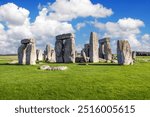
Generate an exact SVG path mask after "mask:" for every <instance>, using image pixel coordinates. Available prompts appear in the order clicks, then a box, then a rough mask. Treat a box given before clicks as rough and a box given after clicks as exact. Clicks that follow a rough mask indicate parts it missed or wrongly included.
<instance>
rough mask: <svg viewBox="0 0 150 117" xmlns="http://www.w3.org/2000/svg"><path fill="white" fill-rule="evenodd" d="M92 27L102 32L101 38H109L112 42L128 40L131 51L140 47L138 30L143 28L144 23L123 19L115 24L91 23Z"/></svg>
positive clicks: (137, 20)
mask: <svg viewBox="0 0 150 117" xmlns="http://www.w3.org/2000/svg"><path fill="white" fill-rule="evenodd" d="M93 25H94V26H95V27H96V28H98V29H100V30H103V31H104V35H103V36H109V37H111V38H112V40H113V41H114V40H115V41H116V40H121V39H122V40H128V41H129V42H130V44H131V46H132V48H133V49H137V48H139V47H141V43H140V41H139V40H138V38H137V36H138V34H140V32H141V31H140V28H141V27H143V26H144V22H143V21H141V20H139V19H132V18H123V19H119V20H118V21H117V22H107V23H105V24H104V23H99V22H97V21H95V22H93Z"/></svg>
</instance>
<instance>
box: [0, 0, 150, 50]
mask: <svg viewBox="0 0 150 117" xmlns="http://www.w3.org/2000/svg"><path fill="white" fill-rule="evenodd" d="M63 1H65V0H63ZM66 1H67V0H66ZM72 1H75V0H70V4H75V2H72ZM76 1H77V0H76ZM82 1H88V3H90V4H87V6H86V5H84V9H82V10H83V11H84V10H85V9H86V8H87V10H88V7H89V9H90V8H91V11H92V10H93V12H91V14H90V13H87V15H84V13H85V14H86V10H85V11H84V12H83V11H82V10H81V11H75V13H74V15H76V16H72V17H71V18H70V17H69V18H65V19H62V20H59V19H58V18H59V17H57V16H58V14H61V13H59V11H57V8H58V9H61V7H62V8H63V6H65V4H61V6H59V4H60V2H61V0H57V1H55V0H0V6H1V9H0V13H4V11H3V8H5V7H4V6H7V5H8V3H13V4H14V5H16V6H17V7H18V8H24V9H26V10H27V11H29V15H27V14H28V13H27V12H26V11H25V13H27V14H26V15H27V16H26V19H29V21H28V22H29V24H28V26H27V23H26V22H21V24H20V25H19V26H18V25H16V24H15V25H14V24H11V23H12V22H11V21H13V22H14V21H16V22H17V19H15V14H14V15H13V14H11V15H12V16H11V15H10V16H7V15H6V14H7V12H6V13H5V14H3V15H2V16H1V14H0V23H1V25H2V26H1V27H4V28H3V32H1V33H2V35H4V36H3V37H7V38H5V39H4V38H3V37H0V44H1V45H0V46H2V44H3V42H4V41H6V42H7V46H9V45H11V44H12V43H13V44H16V46H14V48H13V49H14V51H13V52H15V50H17V49H16V48H17V46H18V45H19V43H18V42H19V38H18V37H19V36H20V37H21V36H22V38H25V37H28V36H29V35H33V36H34V37H35V38H37V47H38V48H41V49H44V48H45V44H46V43H51V45H52V46H54V43H55V39H54V37H55V34H59V33H63V31H62V30H64V33H66V31H68V32H69V31H70V32H74V33H75V34H76V45H77V49H79V50H80V49H81V48H82V47H83V45H84V44H85V43H88V41H89V35H90V32H91V31H94V32H97V33H98V36H99V38H103V37H105V36H109V37H111V44H112V49H113V50H115V49H116V47H114V44H115V43H116V40H118V39H127V40H129V42H130V43H131V46H132V47H133V50H141V51H150V47H149V46H150V20H149V19H150V18H149V11H150V0H80V2H79V3H78V4H84V2H83V3H82ZM48 3H50V4H48ZM55 3H56V4H57V5H56V6H54V4H55ZM98 4H100V5H103V7H104V8H106V9H102V8H100V7H99V8H98V9H97V11H95V12H94V10H95V9H96V5H98ZM88 5H90V6H88ZM39 6H40V9H39ZM51 7H52V8H54V9H52V10H53V11H51V10H49V8H51ZM12 8H14V6H13V5H12ZM43 8H46V9H47V10H49V11H48V13H49V14H51V13H54V16H52V15H46V16H44V17H47V19H48V18H49V20H51V19H53V18H54V19H53V20H55V21H56V22H57V23H56V22H55V23H54V25H57V28H54V29H52V30H53V32H54V33H52V34H48V32H45V30H42V29H39V30H37V29H36V28H44V26H45V25H46V24H44V25H43V27H42V26H41V27H40V26H37V25H38V23H39V21H41V19H42V16H41V17H40V18H41V19H40V18H39V19H40V20H37V17H38V16H40V15H39V12H40V11H42V9H43ZM94 8H95V9H94ZM6 9H7V7H6ZM71 9H72V8H71ZM75 9H78V5H77V6H75ZM79 9H80V8H79ZM110 9H111V11H112V13H111V12H110V11H109V10H110ZM63 10H64V12H65V9H62V11H63ZM98 10H99V11H102V10H104V14H103V13H101V12H98ZM105 11H106V12H109V13H105ZM10 12H11V11H10ZM55 12H56V13H55ZM76 12H78V13H76ZM80 12H81V13H80ZM82 12H83V13H82ZM87 12H88V11H87ZM15 13H18V14H17V15H16V16H18V17H19V18H21V17H20V16H19V15H20V14H19V13H20V11H19V12H17V11H16V12H15ZM62 13H63V12H62ZM92 13H95V15H92ZM96 13H97V14H98V13H101V14H100V15H96ZM8 15H9V11H8ZM21 15H22V14H21ZM65 15H66V14H65ZM65 15H64V14H62V17H61V18H64V17H65ZM67 15H70V14H69V13H68V14H67ZM102 15H103V16H102ZM13 16H14V19H13ZM63 16H64V17H63ZM4 17H6V18H4ZM24 21H25V20H24ZM46 21H47V22H48V23H47V24H51V25H52V26H50V27H55V26H54V25H53V23H51V22H49V21H48V20H45V22H46ZM43 22H44V21H43ZM64 22H65V23H66V24H63V25H64V26H62V23H64ZM41 24H42V23H41ZM39 25H40V24H39ZM59 26H60V29H62V30H58V28H59ZM16 27H17V28H16ZM22 27H23V28H22ZM27 27H31V31H30V29H28V28H27ZM19 28H20V30H21V28H22V29H24V30H25V31H26V32H25V33H21V31H20V32H18V33H17V30H19ZM65 28H68V29H67V30H65ZM115 28H116V29H115ZM56 29H57V30H56ZM47 30H48V29H47ZM47 30H46V31H47ZM55 30H56V31H55ZM38 31H39V32H38ZM50 31H51V28H50V29H49V32H50ZM41 32H43V33H41ZM36 33H39V34H40V33H41V35H42V36H40V35H38V34H36ZM44 34H45V35H44ZM12 35H13V36H12ZM14 35H16V37H15V36H14ZM18 35H19V36H18ZM10 36H11V37H13V38H12V39H10V40H9V39H8V38H9V37H10ZM23 36H25V37H23ZM12 40H14V41H12ZM20 40H21V39H20ZM2 41H3V42H2ZM8 41H12V43H8ZM145 44H146V45H145ZM7 46H4V47H3V48H7ZM13 49H12V50H13ZM0 53H9V50H6V51H5V52H2V50H1V51H0Z"/></svg>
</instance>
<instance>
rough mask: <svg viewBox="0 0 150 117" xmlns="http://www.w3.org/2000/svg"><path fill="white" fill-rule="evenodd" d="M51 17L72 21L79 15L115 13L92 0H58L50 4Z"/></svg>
mask: <svg viewBox="0 0 150 117" xmlns="http://www.w3.org/2000/svg"><path fill="white" fill-rule="evenodd" d="M49 8H50V11H52V12H50V13H49V17H50V18H51V19H54V20H60V21H70V20H72V19H76V18H77V17H89V16H91V17H95V18H104V17H107V16H110V15H112V14H113V12H112V10H111V9H107V8H105V7H104V6H103V5H101V4H93V3H92V2H91V0H56V2H55V3H53V4H52V5H50V7H49Z"/></svg>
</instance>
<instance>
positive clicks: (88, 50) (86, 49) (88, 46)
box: [84, 44, 90, 57]
mask: <svg viewBox="0 0 150 117" xmlns="http://www.w3.org/2000/svg"><path fill="white" fill-rule="evenodd" d="M84 52H85V55H86V56H87V57H89V56H90V55H89V54H90V44H84Z"/></svg>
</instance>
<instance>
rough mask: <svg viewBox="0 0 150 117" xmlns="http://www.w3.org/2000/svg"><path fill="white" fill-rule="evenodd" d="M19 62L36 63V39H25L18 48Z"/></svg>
mask: <svg viewBox="0 0 150 117" xmlns="http://www.w3.org/2000/svg"><path fill="white" fill-rule="evenodd" d="M18 63H19V64H27V65H35V64H36V46H35V40H34V39H23V40H21V45H20V47H19V48H18Z"/></svg>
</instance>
